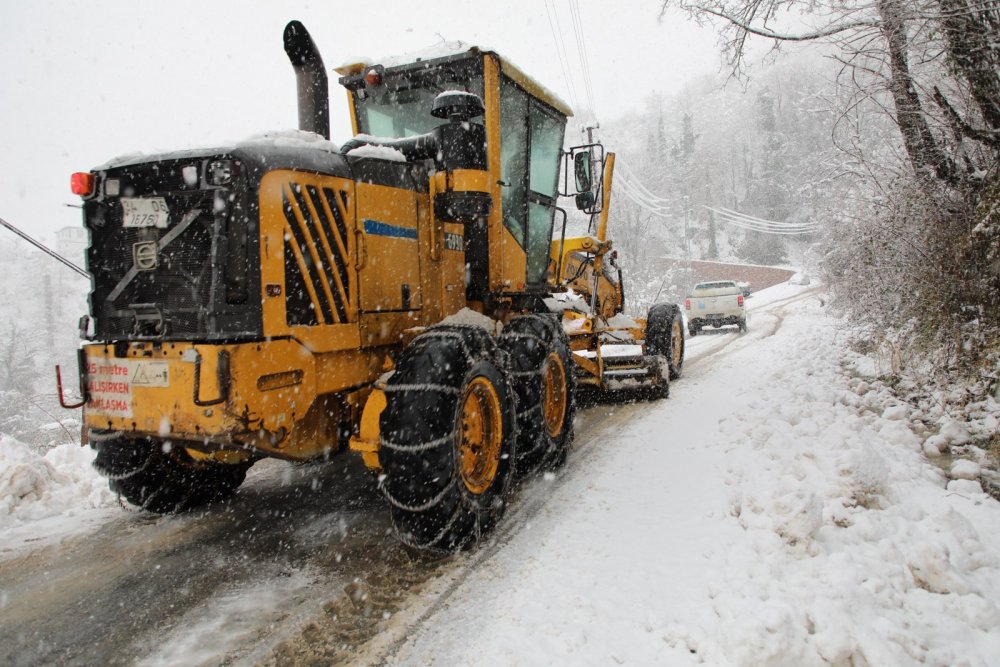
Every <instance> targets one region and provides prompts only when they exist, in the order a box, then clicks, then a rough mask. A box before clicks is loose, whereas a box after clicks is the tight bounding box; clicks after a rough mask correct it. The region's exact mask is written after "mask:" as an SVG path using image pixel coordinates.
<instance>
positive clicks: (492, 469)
mask: <svg viewBox="0 0 1000 667" xmlns="http://www.w3.org/2000/svg"><path fill="white" fill-rule="evenodd" d="M460 419H461V433H460V434H459V444H458V455H459V474H460V475H461V477H462V481H463V482H464V483H465V486H466V488H467V489H468V490H469V491H471V492H472V493H475V494H480V493H483V492H484V491H486V490H487V489H489V488H490V485H491V484H492V483H493V480H494V478H495V477H496V474H497V469H498V468H499V467H500V450H501V448H502V447H501V446H502V443H503V417H502V416H501V411H500V399H499V397H498V396H497V393H496V389H495V388H494V387H493V384H492V383H491V382H490V381H489V380H487V379H486V378H484V377H477V378H475V379H474V380H473V381H472V382H470V383H469V385H468V386H467V387H466V389H465V394H464V395H463V397H462V412H461V415H460Z"/></svg>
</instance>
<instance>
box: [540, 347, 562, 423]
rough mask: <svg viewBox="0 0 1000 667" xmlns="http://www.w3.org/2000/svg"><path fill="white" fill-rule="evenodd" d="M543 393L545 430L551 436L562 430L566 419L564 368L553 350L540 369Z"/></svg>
mask: <svg viewBox="0 0 1000 667" xmlns="http://www.w3.org/2000/svg"><path fill="white" fill-rule="evenodd" d="M542 377H543V382H544V392H545V395H544V397H543V399H542V413H543V414H544V415H545V430H546V431H548V433H549V435H550V436H551V437H553V438H555V437H558V435H559V434H560V433H561V432H562V428H563V422H564V421H565V419H566V395H567V388H566V368H565V367H564V366H563V362H562V359H560V358H559V355H558V354H556V353H555V352H550V353H549V356H548V357H546V358H545V365H544V366H543V369H542Z"/></svg>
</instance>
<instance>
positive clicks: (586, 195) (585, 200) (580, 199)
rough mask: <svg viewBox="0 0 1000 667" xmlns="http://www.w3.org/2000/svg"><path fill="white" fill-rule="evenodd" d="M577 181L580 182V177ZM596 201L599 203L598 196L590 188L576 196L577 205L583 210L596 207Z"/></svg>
mask: <svg viewBox="0 0 1000 667" xmlns="http://www.w3.org/2000/svg"><path fill="white" fill-rule="evenodd" d="M581 155H582V154H581ZM588 162H589V160H588ZM577 182H579V179H577ZM595 203H597V198H596V197H594V193H593V192H591V191H590V190H585V191H583V192H581V193H580V194H578V195H577V196H576V207H577V208H578V209H579V210H581V211H587V210H590V209H592V208H594V204H595Z"/></svg>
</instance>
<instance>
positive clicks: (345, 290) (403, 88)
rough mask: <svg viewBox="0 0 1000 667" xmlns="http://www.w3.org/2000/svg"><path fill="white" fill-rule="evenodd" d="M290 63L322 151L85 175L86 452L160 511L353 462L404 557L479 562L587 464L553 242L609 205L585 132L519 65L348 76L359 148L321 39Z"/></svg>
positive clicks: (443, 60) (446, 61) (377, 69)
mask: <svg viewBox="0 0 1000 667" xmlns="http://www.w3.org/2000/svg"><path fill="white" fill-rule="evenodd" d="M284 48H285V51H286V53H287V55H288V57H289V59H290V61H291V64H292V66H293V68H294V70H295V72H296V79H297V88H298V108H299V131H298V132H297V133H294V134H289V133H276V134H271V135H262V136H261V137H258V138H257V139H253V140H249V141H247V142H243V143H239V144H235V145H227V146H219V147H215V148H209V149H203V150H187V151H180V152H174V153H166V154H161V155H156V156H148V155H147V156H143V157H140V158H134V159H122V160H118V161H113V162H110V163H108V164H106V165H103V166H101V167H98V168H95V169H93V170H91V171H89V172H81V173H77V174H74V175H73V178H72V182H71V185H72V188H73V191H74V192H75V193H77V194H79V195H80V196H81V197H82V199H83V218H84V225H85V227H86V228H87V230H88V232H89V235H90V245H89V248H88V250H87V256H86V259H87V270H88V272H89V273H90V275H91V276H92V289H91V292H90V296H89V306H90V315H89V316H88V317H86V318H84V319H83V320H82V321H81V335H82V336H83V337H84V339H85V340H86V342H85V344H84V345H83V346H82V347H81V349H80V353H79V360H80V378H79V381H80V389H81V393H82V397H83V400H82V402H81V403H80V404H79V405H83V406H84V429H85V441H86V442H89V444H90V445H91V446H92V447H94V448H95V449H96V450H97V456H96V460H95V466H96V467H97V468H98V469H99V470H100V471H101V472H102V473H103V474H105V475H106V476H107V477H108V478H109V480H110V486H111V488H112V489H113V490H114V491H116V492H118V493H119V494H120V495H121V496H123V497H124V498H125V499H127V500H128V501H129V502H131V503H133V504H135V505H138V506H140V507H143V508H145V509H147V510H149V511H153V512H173V511H179V510H184V509H188V508H192V507H195V506H197V505H200V504H203V503H206V502H210V501H213V500H218V499H222V498H226V497H228V496H230V495H231V494H232V493H233V492H234V491H235V489H236V488H237V487H238V486H239V485H240V484H241V483H242V481H243V479H244V477H245V475H246V471H247V469H248V468H249V467H250V466H251V465H252V464H253V462H254V461H256V460H258V459H260V458H262V457H277V458H281V459H287V460H292V461H304V460H315V459H323V458H326V457H329V456H331V455H333V454H335V453H337V452H340V451H345V450H353V451H355V452H358V453H359V454H360V455H361V456H362V457H363V460H364V462H365V464H366V465H367V466H368V467H369V468H372V469H374V470H377V471H378V472H379V480H380V486H381V488H382V490H383V491H384V494H385V497H386V498H387V499H388V501H389V503H390V506H391V515H392V519H393V523H394V526H395V527H396V529H397V532H398V534H399V535H400V537H401V539H402V540H403V541H404V542H406V543H407V544H410V545H413V546H416V547H421V548H430V549H438V550H445V551H453V550H456V549H459V548H463V547H466V546H469V545H471V544H473V543H475V541H476V540H477V539H478V538H479V537H480V536H481V535H483V534H485V533H486V532H488V531H489V530H490V528H491V527H492V526H493V525H495V523H496V521H497V520H498V518H499V517H500V516H501V514H502V513H503V511H504V508H505V504H506V499H507V495H508V491H509V488H510V484H511V480H512V478H513V476H514V475H515V474H518V473H523V472H527V471H529V470H531V469H533V468H535V467H538V466H540V465H549V466H551V465H558V464H560V463H561V462H562V461H563V460H564V459H565V456H566V450H567V447H568V446H569V444H570V441H571V439H572V435H573V417H574V393H575V391H576V382H577V376H578V374H579V372H578V370H577V368H578V365H579V364H580V363H583V362H585V361H587V360H586V359H585V357H581V356H579V355H577V354H576V353H575V352H574V351H573V350H572V349H571V346H573V343H571V338H570V337H568V336H567V334H566V333H565V331H564V327H563V326H562V322H561V321H560V320H559V319H558V317H557V316H555V315H553V314H552V313H550V312H549V310H548V308H547V307H546V303H545V298H546V297H547V296H548V293H549V291H550V285H549V265H550V259H551V257H552V255H553V250H552V248H553V246H552V236H553V235H552V230H553V225H554V219H555V214H556V212H557V210H559V209H558V207H557V201H558V198H559V196H561V195H567V196H575V197H576V198H577V200H578V204H579V205H580V206H581V207H582V208H584V209H587V208H588V207H589V209H590V210H591V212H593V211H596V210H597V206H598V203H597V194H598V192H599V191H600V188H601V187H602V186H601V185H596V186H594V187H591V184H590V183H589V182H586V183H582V185H585V186H586V187H585V188H583V189H573V190H572V191H569V190H567V189H565V188H560V187H559V174H560V169H561V164H562V163H563V162H568V161H569V159H570V156H571V155H574V153H565V152H564V151H563V139H564V131H565V126H566V121H567V117H568V116H570V115H571V111H570V109H569V108H568V107H567V106H566V105H565V104H564V103H562V102H561V101H560V100H558V99H557V98H556V97H554V96H553V95H551V94H550V93H548V92H546V91H545V89H544V88H542V87H541V86H539V85H538V84H537V83H535V82H534V81H533V80H532V79H531V78H529V77H528V76H527V75H526V74H525V73H524V72H522V71H521V70H519V69H518V68H516V67H514V66H513V65H512V64H511V63H510V62H508V61H506V60H504V59H503V58H502V57H501V56H500V55H498V54H497V53H494V52H492V51H487V50H481V49H478V48H475V47H472V48H470V47H468V46H461V47H457V48H455V49H452V50H451V51H450V52H448V53H440V54H436V55H434V56H432V57H426V58H423V59H420V60H417V61H415V62H410V63H405V64H386V65H383V64H379V63H357V64H352V65H348V66H344V67H341V68H338V69H337V72H338V73H339V74H340V75H341V77H340V79H339V82H340V84H341V85H342V86H343V87H344V88H345V89H346V91H347V97H348V101H349V111H350V115H351V121H352V124H353V131H354V133H355V137H354V138H353V139H351V140H350V141H348V142H347V143H345V144H344V145H342V146H340V147H339V148H338V147H336V146H335V145H333V144H332V143H330V142H329V98H328V87H327V86H328V84H327V74H326V70H325V68H324V65H323V61H322V59H321V57H320V55H319V52H318V50H317V48H316V46H315V44H314V43H313V40H312V39H311V37H310V35H309V33H308V32H307V31H306V29H305V28H304V27H303V25H302V24H301V23H299V22H297V21H293V22H291V23H289V24H288V25H287V26H286V28H285V31H284ZM592 150H593V147H588V149H587V151H588V153H587V154H588V156H589V154H590V152H591V151H592ZM577 153H579V151H577ZM580 161H582V159H581V160H580ZM574 164H575V163H574ZM607 174H608V176H607V177H610V170H608V171H607ZM609 189H610V183H604V184H603V192H604V193H605V195H606V194H607V193H608V192H609ZM605 203H606V202H605ZM605 210H606V207H605ZM564 219H565V218H564ZM570 247H575V246H573V245H572V244H571V243H567V244H566V248H567V249H568V248H570ZM584 251H585V252H590V250H589V249H584ZM561 261H562V259H561V258H557V260H556V263H557V264H558V263H560V262H561ZM598 270H599V262H598ZM554 280H555V279H554ZM572 340H576V337H573V338H572ZM584 375H586V374H584ZM581 377H583V375H581ZM664 381H665V378H664ZM60 392H61V386H60ZM64 405H65V403H64ZM67 407H70V406H68V405H67Z"/></svg>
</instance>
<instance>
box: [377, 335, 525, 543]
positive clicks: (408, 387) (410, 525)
mask: <svg viewBox="0 0 1000 667" xmlns="http://www.w3.org/2000/svg"><path fill="white" fill-rule="evenodd" d="M506 357H507V355H506V354H505V353H504V352H503V351H502V350H500V348H499V347H498V346H497V344H496V341H495V340H494V339H493V338H492V337H491V336H490V335H489V334H488V333H487V332H486V331H485V330H483V329H479V328H477V327H464V326H441V327H434V328H431V329H430V330H428V331H427V332H426V333H423V334H421V335H420V336H417V337H416V338H415V339H414V340H413V342H412V343H410V345H409V346H407V347H406V349H405V350H403V353H402V355H401V356H400V358H399V360H398V362H397V363H396V369H395V372H393V374H392V375H391V376H390V377H389V379H388V380H387V381H386V383H385V386H384V391H385V394H386V399H387V402H386V407H385V410H383V411H382V415H381V417H380V420H379V425H380V435H379V460H380V462H381V464H382V478H381V486H382V491H383V493H384V494H385V496H386V498H387V499H388V500H389V504H390V513H391V516H392V522H393V525H394V527H395V529H396V532H397V534H398V535H399V537H400V539H401V540H402V541H403V542H404V543H405V544H407V545H409V546H411V547H415V548H419V549H430V550H434V551H442V552H449V553H450V552H455V551H458V550H459V549H463V548H469V547H471V546H472V545H474V544H475V543H476V542H477V541H478V540H479V538H480V537H482V536H483V535H486V534H487V533H488V532H489V531H490V530H491V529H492V528H493V527H494V526H495V525H496V523H497V521H498V520H499V519H500V517H501V516H502V515H503V512H504V510H505V508H506V504H507V498H508V494H509V491H510V484H511V480H512V478H513V468H514V457H515V454H516V447H517V426H516V419H515V398H514V392H513V389H512V387H511V386H510V381H509V380H508V377H507V372H506V371H507V359H506Z"/></svg>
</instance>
